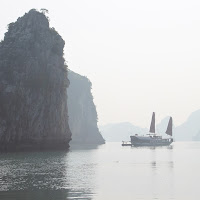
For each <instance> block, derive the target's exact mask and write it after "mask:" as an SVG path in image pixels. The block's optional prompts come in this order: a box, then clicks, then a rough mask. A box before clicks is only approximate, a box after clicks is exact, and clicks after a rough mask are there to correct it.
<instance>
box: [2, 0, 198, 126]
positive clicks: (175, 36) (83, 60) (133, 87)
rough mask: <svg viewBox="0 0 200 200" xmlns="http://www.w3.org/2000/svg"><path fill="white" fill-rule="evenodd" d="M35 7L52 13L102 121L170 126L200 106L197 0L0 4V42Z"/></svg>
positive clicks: (68, 55)
mask: <svg viewBox="0 0 200 200" xmlns="http://www.w3.org/2000/svg"><path fill="white" fill-rule="evenodd" d="M32 8H36V9H40V8H46V9H48V10H49V17H50V23H51V26H53V27H55V29H56V30H57V31H58V32H59V33H60V35H61V36H62V37H63V39H64V40H65V42H66V46H65V59H66V61H67V63H68V65H69V68H70V69H71V70H73V71H75V72H77V73H79V74H82V75H85V76H87V77H88V78H89V79H90V80H91V81H92V84H93V90H92V92H93V95H94V101H95V104H96V106H97V112H98V115H99V124H106V123H113V122H124V121H129V122H131V123H133V124H135V125H139V126H143V127H148V126H149V123H150V118H151V114H152V112H153V111H155V112H156V117H157V119H156V121H157V122H159V121H160V120H161V119H162V118H164V117H165V116H168V115H171V116H172V117H173V118H174V122H175V125H179V124H180V123H183V122H184V121H185V120H186V119H187V117H188V116H189V115H190V114H191V112H193V111H195V110H198V109H200V67H199V66H200V1H199V0H168V1H166V0H165V1H161V0H151V1H149V0H140V1H138V0H137V1H136V0H101V1H100V0H98V1H97V0H57V1H47V0H34V1H33V0H29V1H27V0H18V1H10V0H6V1H5V0H1V12H0V38H1V39H3V35H4V33H5V31H6V27H7V24H9V23H10V22H13V21H16V19H17V18H18V17H19V16H22V15H23V14H24V13H25V12H27V11H29V10H30V9H32Z"/></svg>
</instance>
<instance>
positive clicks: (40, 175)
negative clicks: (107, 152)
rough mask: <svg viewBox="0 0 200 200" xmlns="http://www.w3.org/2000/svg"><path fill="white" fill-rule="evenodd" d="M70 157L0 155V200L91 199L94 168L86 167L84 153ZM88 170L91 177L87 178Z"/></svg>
mask: <svg viewBox="0 0 200 200" xmlns="http://www.w3.org/2000/svg"><path fill="white" fill-rule="evenodd" d="M73 154H74V153H73V152H69V153H67V152H35V153H33V152H30V153H24V152H23V153H7V154H1V155H0V166H1V167H0V191H1V192H0V199H1V200H2V199H5V200H8V199H20V200H25V199H37V200H40V199H41V200H48V199H52V200H53V199H55V200H58V199H61V200H64V199H65V200H66V199H75V198H78V197H80V198H83V199H91V198H90V197H91V195H92V192H91V191H92V186H93V184H92V178H93V175H94V172H93V170H94V169H93V168H94V166H92V165H90V164H89V163H88V162H89V160H90V158H89V157H88V158H87V159H86V157H84V156H83V155H84V154H85V153H84V151H81V152H79V153H78V152H76V153H75V154H74V155H73ZM76 158H77V159H76ZM88 168H89V169H90V173H89V174H88V175H87V173H88V171H87V169H88ZM83 178H84V180H82V179H83Z"/></svg>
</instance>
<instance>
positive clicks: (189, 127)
mask: <svg viewBox="0 0 200 200" xmlns="http://www.w3.org/2000/svg"><path fill="white" fill-rule="evenodd" d="M199 131H200V110H197V111H195V112H193V113H192V114H191V115H190V116H189V117H188V119H187V120H186V121H185V122H184V123H183V124H182V125H180V126H178V127H177V128H176V129H175V134H174V136H175V140H176V141H192V140H198V138H199V137H198V135H200V133H199Z"/></svg>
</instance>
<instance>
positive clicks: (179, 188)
mask: <svg viewBox="0 0 200 200" xmlns="http://www.w3.org/2000/svg"><path fill="white" fill-rule="evenodd" d="M199 182H200V143H198V142H187V143H174V144H173V145H172V146H171V147H158V148H144V147H143V148H133V147H122V146H121V144H120V143H107V144H105V145H101V146H98V147H92V146H91V147H87V148H86V147H78V148H77V147H72V148H71V150H70V151H69V152H36V153H8V154H0V200H4V199H5V200H29V199H30V200H68V199H69V200H70V199H87V200H122V199H125V200H129V199H130V200H133V199H140V200H144V199H145V200H150V199H162V200H163V199H176V200H179V199H180V200H188V199H192V200H199V199H200V187H199Z"/></svg>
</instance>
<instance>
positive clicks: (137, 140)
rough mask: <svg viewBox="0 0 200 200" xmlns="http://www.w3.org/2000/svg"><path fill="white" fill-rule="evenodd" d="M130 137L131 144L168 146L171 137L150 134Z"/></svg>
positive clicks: (171, 140) (137, 145)
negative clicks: (165, 137) (163, 137)
mask: <svg viewBox="0 0 200 200" xmlns="http://www.w3.org/2000/svg"><path fill="white" fill-rule="evenodd" d="M130 137H131V145H132V146H136V147H139V146H169V145H170V144H171V143H172V142H173V139H172V138H169V139H162V138H157V137H150V136H143V137H142V136H130Z"/></svg>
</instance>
